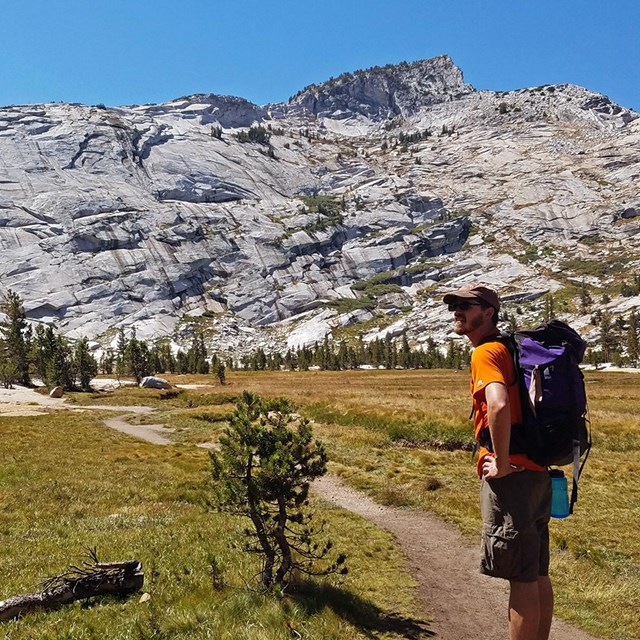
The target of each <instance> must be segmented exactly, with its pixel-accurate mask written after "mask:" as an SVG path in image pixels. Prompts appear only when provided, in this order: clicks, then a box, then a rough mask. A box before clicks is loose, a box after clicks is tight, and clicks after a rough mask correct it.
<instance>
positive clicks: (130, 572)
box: [0, 549, 144, 621]
mask: <svg viewBox="0 0 640 640" xmlns="http://www.w3.org/2000/svg"><path fill="white" fill-rule="evenodd" d="M87 557H88V559H89V561H86V560H85V561H83V562H82V563H81V566H79V567H78V566H75V565H72V566H70V567H69V568H68V569H67V570H66V571H64V572H63V573H61V574H59V575H57V576H53V577H51V578H46V579H45V580H43V581H42V582H41V583H40V586H41V587H42V591H38V592H36V593H25V594H21V595H17V596H13V597H11V598H8V599H7V600H3V601H2V602H0V621H2V620H12V619H14V618H17V617H20V616H23V615H24V614H26V613H29V612H31V611H35V610H37V609H45V610H48V609H57V608H58V607H61V606H62V605H65V604H69V603H71V602H75V601H76V600H84V599H86V598H93V597H95V596H103V595H120V596H124V595H129V594H132V593H135V592H136V591H139V590H140V589H142V585H143V583H144V573H143V571H142V563H140V562H138V561H137V560H127V561H125V562H109V563H102V562H100V561H99V560H98V556H97V555H96V551H95V549H91V550H90V551H89V552H88V554H87Z"/></svg>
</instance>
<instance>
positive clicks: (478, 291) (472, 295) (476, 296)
mask: <svg viewBox="0 0 640 640" xmlns="http://www.w3.org/2000/svg"><path fill="white" fill-rule="evenodd" d="M460 299H466V300H482V301H483V302H486V303H487V304H488V305H489V306H490V307H493V308H494V309H495V310H496V311H500V299H499V298H498V294H497V293H496V292H495V291H494V290H493V289H489V287H484V286H483V285H481V284H465V285H464V286H463V287H461V288H460V289H458V290H457V291H452V292H451V293H447V294H446V295H445V296H444V298H442V301H443V302H444V303H445V304H451V303H452V302H455V301H456V300H460Z"/></svg>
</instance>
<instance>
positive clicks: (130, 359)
mask: <svg viewBox="0 0 640 640" xmlns="http://www.w3.org/2000/svg"><path fill="white" fill-rule="evenodd" d="M124 361H125V366H126V369H127V373H128V374H130V375H132V376H133V377H134V378H135V381H136V383H138V384H140V382H142V378H144V377H145V376H148V375H150V374H151V362H150V357H149V347H148V346H147V343H146V342H144V341H143V340H138V338H137V337H136V330H135V328H134V329H132V330H131V338H130V339H129V342H128V343H127V347H126V349H125V354H124Z"/></svg>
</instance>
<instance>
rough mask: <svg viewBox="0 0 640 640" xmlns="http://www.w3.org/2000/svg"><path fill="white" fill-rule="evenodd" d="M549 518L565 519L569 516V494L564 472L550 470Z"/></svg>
mask: <svg viewBox="0 0 640 640" xmlns="http://www.w3.org/2000/svg"><path fill="white" fill-rule="evenodd" d="M549 475H550V476H551V517H552V518H566V517H567V516H568V515H569V493H568V489H567V479H566V478H565V476H564V471H561V470H560V469H551V470H550V471H549Z"/></svg>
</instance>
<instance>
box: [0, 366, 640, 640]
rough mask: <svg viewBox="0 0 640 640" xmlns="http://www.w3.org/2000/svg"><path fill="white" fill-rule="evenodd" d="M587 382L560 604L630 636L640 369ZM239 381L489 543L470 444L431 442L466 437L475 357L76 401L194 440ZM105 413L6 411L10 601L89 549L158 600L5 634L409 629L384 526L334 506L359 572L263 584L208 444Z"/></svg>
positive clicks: (1, 520)
mask: <svg viewBox="0 0 640 640" xmlns="http://www.w3.org/2000/svg"><path fill="white" fill-rule="evenodd" d="M171 379H172V380H173V381H174V382H176V381H179V382H185V383H186V382H197V381H200V382H204V383H208V384H211V382H212V379H211V378H210V377H209V378H206V377H186V376H182V377H171ZM586 380H587V391H588V395H589V404H590V411H591V421H592V425H593V432H594V433H593V437H594V450H593V452H592V454H591V458H590V460H589V463H588V464H587V466H586V468H585V473H584V475H583V479H582V481H581V487H580V500H579V502H578V504H577V505H576V510H575V513H574V515H572V516H571V517H570V518H567V519H566V520H554V521H552V525H551V536H552V556H553V557H552V579H553V581H554V586H555V590H556V602H557V607H556V610H557V613H558V614H559V615H561V616H562V617H564V618H566V619H567V620H570V621H572V622H574V623H575V624H577V625H578V626H580V627H583V628H585V629H586V630H588V631H590V632H591V633H593V634H594V635H596V636H597V637H602V638H609V639H611V640H633V639H637V638H638V637H640V617H638V615H637V602H638V601H640V570H639V567H640V538H639V537H638V535H637V523H638V522H640V376H638V375H636V374H631V373H603V372H587V374H586ZM244 389H247V390H251V391H253V392H255V393H259V394H261V395H263V396H267V397H274V396H278V395H287V396H288V397H290V398H291V399H292V400H293V401H294V402H297V403H298V404H299V406H300V411H301V412H302V413H304V414H305V415H307V416H308V417H310V418H311V419H312V420H313V421H314V432H315V434H316V435H317V436H318V437H319V438H320V439H321V440H323V442H324V443H325V445H326V447H327V450H328V452H329V458H330V463H329V467H330V470H331V471H332V472H333V473H336V474H339V475H340V476H342V477H343V479H344V480H345V481H346V482H348V483H349V484H351V485H352V486H354V487H356V488H358V489H361V490H363V491H365V492H366V493H367V494H369V495H370V496H371V497H373V498H374V499H376V500H378V501H379V502H382V503H385V504H392V505H396V506H398V505H399V506H404V507H406V508H410V509H415V508H423V509H430V510H432V511H433V512H434V513H436V514H438V515H440V516H442V517H444V518H446V519H447V520H449V521H451V522H454V523H456V524H457V525H458V526H459V527H460V528H461V530H462V531H463V532H464V533H465V534H467V535H468V536H470V539H471V540H473V541H475V540H477V536H478V535H479V531H480V515H479V508H478V480H477V478H476V476H475V466H474V464H473V463H472V462H471V456H470V453H469V452H468V451H462V450H458V449H455V447H452V448H454V449H455V450H453V451H448V450H445V449H443V448H439V445H438V442H437V440H438V439H439V440H443V439H447V438H450V439H451V440H452V441H455V439H457V438H461V439H463V440H465V441H468V439H469V432H470V425H469V423H468V422H467V417H468V412H469V398H468V372H464V371H463V372H459V371H437V370H436V371H354V372H294V373H289V372H231V373H229V375H228V378H227V384H226V385H225V386H224V387H222V386H220V385H213V384H212V385H211V386H210V387H207V388H206V389H199V390H189V391H187V390H184V391H182V392H180V393H178V394H175V395H173V396H172V397H165V398H164V399H161V398H160V393H161V392H157V391H151V390H140V389H123V390H121V391H119V392H117V393H114V394H110V395H109V394H96V397H95V398H91V397H90V395H89V394H79V395H78V396H77V397H76V400H77V402H82V401H84V400H85V399H88V400H89V401H90V402H94V403H95V404H113V405H123V404H150V405H152V406H154V407H156V409H157V410H156V412H154V413H153V414H150V415H147V416H140V417H136V418H135V419H136V420H141V421H147V422H163V423H164V424H166V425H167V426H170V427H173V428H174V429H176V431H175V432H174V433H173V434H172V437H173V438H174V439H175V440H177V441H178V442H184V443H194V442H204V441H215V440H216V439H217V438H218V437H219V435H220V433H221V432H222V429H223V428H224V425H225V422H224V419H225V416H226V415H227V414H228V412H229V411H230V410H231V406H232V405H231V404H230V401H231V400H232V399H233V398H235V397H237V395H238V394H239V393H241V391H242V390H244ZM101 415H102V414H100V413H97V412H96V413H91V412H89V413H85V414H80V415H78V414H74V415H71V416H69V415H66V414H52V415H50V416H43V417H35V418H26V417H25V418H4V419H0V542H2V545H3V554H2V557H1V558H0V575H2V576H6V578H5V579H4V580H3V581H2V586H1V588H2V592H1V593H0V599H1V598H4V597H7V596H9V595H13V594H15V593H19V592H25V591H30V590H31V589H32V588H33V585H34V583H35V582H36V581H37V580H38V579H39V578H42V577H44V576H47V575H52V574H54V573H57V572H60V571H62V570H63V569H64V568H65V567H66V566H67V565H68V564H69V563H71V562H74V561H76V560H77V558H78V556H79V555H80V554H81V553H82V552H83V550H84V549H86V548H87V547H92V546H97V548H98V552H99V554H100V555H101V557H103V559H104V560H105V561H109V560H120V559H127V558H133V557H135V558H138V559H140V560H142V562H143V563H144V565H145V573H146V586H145V590H147V591H149V593H150V594H151V596H152V598H151V600H150V601H149V602H147V603H139V602H138V598H135V597H134V598H130V599H128V600H125V601H117V600H113V599H103V600H100V601H99V602H96V603H94V604H92V605H91V606H89V607H87V608H83V606H82V605H80V604H75V605H72V606H70V607H66V608H64V609H62V610H60V611H56V612H51V613H46V614H45V613H41V614H37V615H32V616H28V617H27V618H25V619H24V620H22V621H20V622H16V623H9V624H6V623H5V624H4V625H3V631H5V633H6V634H8V635H7V636H6V637H8V638H16V639H22V638H65V637H68V638H85V637H86V638H89V637H96V638H98V637H108V638H152V637H153V638H182V637H184V638H201V637H202V638H204V637H216V638H218V637H220V638H227V637H228V638H231V637H234V638H235V637H237V638H258V639H260V638H284V637H290V634H291V633H292V632H291V631H290V627H293V628H295V629H296V630H298V631H299V632H300V633H301V634H302V635H303V637H311V638H319V639H321V640H322V639H324V638H346V639H349V638H398V637H411V635H410V634H411V633H412V632H413V631H415V628H416V625H417V624H418V623H417V622H416V620H415V616H416V615H417V610H416V608H415V603H414V602H413V600H412V597H413V591H412V589H413V581H412V579H411V578H409V577H407V575H406V574H404V573H403V571H402V568H403V561H402V559H401V557H400V556H399V554H398V552H397V550H396V548H395V546H394V544H393V542H392V540H391V538H390V537H389V536H387V535H386V534H384V533H381V532H379V531H377V530H376V529H375V528H373V527H371V526H369V525H367V524H366V523H364V522H363V521H362V520H361V519H360V518H357V517H355V516H352V515H350V514H348V513H345V512H343V511H341V510H339V509H336V508H333V507H331V506H329V505H324V504H323V505H322V511H323V513H324V515H325V516H326V518H327V520H328V532H329V534H330V535H331V536H332V537H333V538H334V539H335V540H336V542H337V543H339V546H340V547H341V550H342V549H344V551H345V552H346V553H347V555H348V564H349V568H350V574H349V575H348V576H347V577H346V578H345V579H344V581H343V582H336V581H332V580H329V581H327V582H323V583H311V584H301V585H299V590H298V592H297V595H296V594H294V593H291V594H288V595H286V596H284V597H275V596H269V597H266V596H264V595H260V594H258V593H254V592H252V591H251V590H248V589H247V588H246V586H245V583H246V582H248V583H250V582H251V580H252V576H253V575H255V574H256V573H257V571H258V567H257V565H256V564H255V559H254V558H252V557H247V556H246V555H245V554H243V553H241V552H239V551H238V550H237V548H234V547H233V545H234V544H235V545H237V544H238V542H239V541H240V539H241V535H240V530H241V526H242V525H241V523H239V522H238V521H236V520H233V519H230V518H228V517H223V516H222V515H220V514H217V513H213V512H211V511H210V510H208V509H207V501H208V493H207V489H206V487H207V482H208V466H207V453H206V452H205V451H203V450H201V449H197V448H195V447H193V446H192V445H190V444H177V445H175V446H173V447H157V446H153V445H147V444H145V443H140V442H137V441H135V440H133V439H130V438H128V437H126V436H124V435H122V434H119V433H116V432H112V431H110V430H108V429H105V428H104V427H103V426H101V422H100V420H99V417H100V416H101ZM434 445H438V446H434ZM351 541H353V542H351ZM212 562H215V563H216V564H217V565H219V566H220V567H222V570H223V575H224V579H225V582H226V583H227V585H228V586H226V587H225V588H224V589H223V590H222V591H217V590H216V589H214V588H213V586H212V581H211V576H210V569H211V564H212ZM391 587H392V588H391ZM288 624H289V625H290V626H287V625H288ZM367 625H369V626H371V625H372V626H373V629H371V628H368V626H367ZM412 630H413V631H412ZM207 634H210V635H209V636H207ZM305 634H306V636H305Z"/></svg>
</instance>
